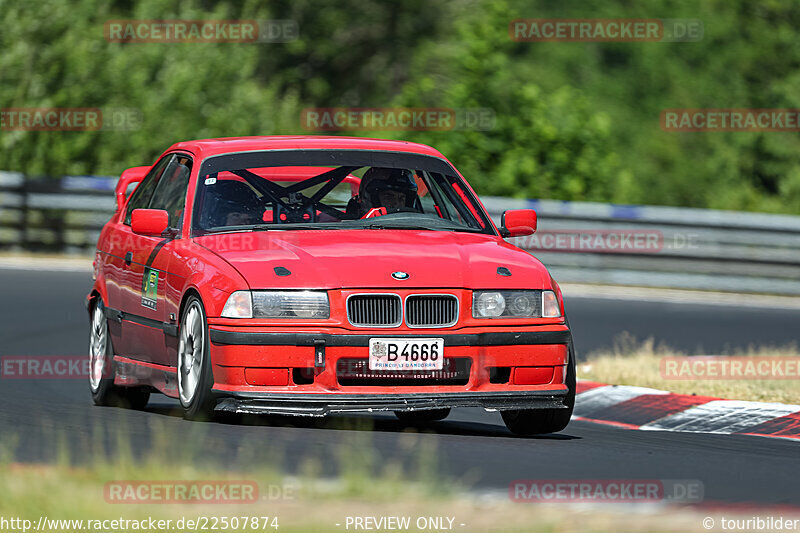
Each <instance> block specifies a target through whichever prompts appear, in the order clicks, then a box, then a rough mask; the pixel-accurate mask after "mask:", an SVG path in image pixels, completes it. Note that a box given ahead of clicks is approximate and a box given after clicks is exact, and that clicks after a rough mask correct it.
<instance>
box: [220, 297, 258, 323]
mask: <svg viewBox="0 0 800 533" xmlns="http://www.w3.org/2000/svg"><path fill="white" fill-rule="evenodd" d="M222 317H223V318H253V299H252V298H251V297H250V291H236V292H233V293H231V295H230V296H228V301H227V302H225V307H223V308H222Z"/></svg>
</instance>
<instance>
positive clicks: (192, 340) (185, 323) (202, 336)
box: [178, 296, 216, 420]
mask: <svg viewBox="0 0 800 533" xmlns="http://www.w3.org/2000/svg"><path fill="white" fill-rule="evenodd" d="M179 335H180V337H179V341H178V396H179V398H180V401H181V406H183V414H184V417H185V418H187V419H189V420H208V419H210V418H211V414H212V412H213V410H214V405H215V403H216V402H215V401H214V396H213V394H212V393H211V387H212V386H213V384H214V379H213V374H212V371H211V357H210V355H209V344H208V322H207V321H206V313H205V310H204V309H203V304H202V302H201V301H200V299H199V298H197V297H196V296H191V297H189V300H188V301H187V302H186V308H185V309H184V311H183V316H182V317H181V324H180V331H179Z"/></svg>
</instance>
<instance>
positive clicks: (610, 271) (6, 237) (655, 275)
mask: <svg viewBox="0 0 800 533" xmlns="http://www.w3.org/2000/svg"><path fill="white" fill-rule="evenodd" d="M116 182H117V179H116V178H111V177H102V176H67V177H64V178H61V179H60V180H54V179H44V178H42V179H36V178H29V177H25V176H23V175H22V174H18V173H11V172H0V248H3V249H16V250H32V251H50V252H68V253H85V254H88V253H91V251H92V250H93V249H94V246H95V244H96V242H97V237H98V235H99V232H100V229H101V228H102V226H103V224H105V223H106V222H107V221H108V219H109V217H110V216H111V214H112V213H113V212H114V196H113V190H114V185H115V184H116ZM482 200H483V202H484V204H485V205H486V207H487V209H488V210H489V213H490V215H491V216H492V218H493V219H494V220H495V222H496V223H498V224H499V222H500V216H501V214H502V212H503V211H505V210H507V209H521V208H532V209H535V210H536V212H537V214H538V219H539V224H538V230H537V232H536V233H535V234H534V235H533V236H529V237H519V238H511V239H509V241H510V242H513V243H514V244H516V245H518V246H520V247H522V248H523V249H526V250H528V251H529V252H530V253H532V254H533V255H535V256H536V257H538V258H539V259H540V260H541V261H542V262H543V263H544V264H545V265H547V266H548V268H549V269H550V271H551V272H552V273H553V277H554V278H556V279H557V280H558V281H560V282H573V283H576V282H580V283H600V284H611V285H633V286H645V287H670V288H684V289H699V290H718V291H732V292H754V293H774V294H789V295H800V216H788V215H769V214H762V213H741V212H734V211H713V210H705V209H691V208H674V207H654V206H628V205H613V204H600V203H588V202H558V201H551V200H517V199H510V198H497V197H483V198H482Z"/></svg>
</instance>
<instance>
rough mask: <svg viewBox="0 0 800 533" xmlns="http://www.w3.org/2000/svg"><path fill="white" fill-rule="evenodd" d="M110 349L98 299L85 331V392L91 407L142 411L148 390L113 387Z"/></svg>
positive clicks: (104, 320)
mask: <svg viewBox="0 0 800 533" xmlns="http://www.w3.org/2000/svg"><path fill="white" fill-rule="evenodd" d="M114 377H115V372H114V348H113V346H112V344H111V337H110V336H109V333H108V320H107V319H106V316H105V307H104V305H103V301H102V300H101V299H100V297H98V298H97V303H95V305H94V309H92V317H91V330H90V331H89V390H90V392H91V393H92V401H93V402H94V404H95V405H105V406H114V407H130V408H133V409H144V408H145V406H146V405H147V402H148V401H149V400H150V391H149V390H148V389H144V388H139V387H136V388H124V387H118V386H116V385H114Z"/></svg>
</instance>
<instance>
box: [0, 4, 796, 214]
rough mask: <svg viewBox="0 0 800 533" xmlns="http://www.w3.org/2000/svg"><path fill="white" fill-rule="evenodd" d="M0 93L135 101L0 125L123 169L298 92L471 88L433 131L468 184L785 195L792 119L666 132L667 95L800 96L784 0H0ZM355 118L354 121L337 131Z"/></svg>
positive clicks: (586, 192) (683, 100)
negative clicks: (628, 35) (120, 37)
mask: <svg viewBox="0 0 800 533" xmlns="http://www.w3.org/2000/svg"><path fill="white" fill-rule="evenodd" d="M548 17H552V18H592V17H598V18H612V17H624V18H691V19H701V20H702V21H703V23H704V31H705V36H704V39H703V40H702V41H700V42H694V43H691V42H690V43H517V42H513V41H511V40H510V38H509V36H508V23H509V21H511V20H513V19H515V18H548ZM128 18H133V19H170V18H173V19H208V18H211V19H294V20H296V21H297V22H298V24H299V27H300V38H299V39H298V40H296V41H292V42H289V43H284V44H230V43H227V44H226V43H210V44H192V43H181V44H164V43H152V44H116V43H109V42H107V41H106V40H105V39H104V35H103V24H104V23H105V22H106V21H107V20H110V19H128ZM0 21H1V22H2V31H0V107H3V108H10V107H134V108H137V109H139V110H141V113H142V116H143V120H144V122H143V124H142V127H141V129H139V130H137V131H132V132H20V131H0V169H4V170H18V171H23V172H26V173H31V174H50V175H63V174H101V175H113V174H118V173H119V172H121V171H122V170H123V169H124V168H126V167H128V166H135V165H140V164H148V163H151V162H153V161H154V160H155V158H156V157H157V156H158V154H160V153H161V152H162V151H163V150H164V149H166V148H167V147H168V146H169V145H171V144H172V143H174V142H176V141H179V140H185V139H192V138H204V137H222V136H238V135H265V134H292V133H308V132H307V131H305V130H303V128H302V127H301V124H300V113H301V111H302V109H303V108H306V107H340V106H358V107H370V106H374V107H378V106H413V107H422V106H435V107H450V108H465V107H485V108H491V109H493V110H494V111H495V113H496V117H497V125H496V127H495V129H493V130H491V131H488V132H480V131H460V132H356V133H355V135H363V136H373V137H385V138H404V139H407V140H412V141H419V142H424V143H429V144H432V145H434V146H435V147H437V148H439V149H440V150H441V151H442V152H443V153H444V154H445V155H446V156H447V157H448V158H450V159H451V160H452V161H453V162H454V163H455V164H456V166H458V167H459V169H460V170H461V171H462V173H464V174H465V175H466V176H467V178H468V179H469V180H470V182H471V183H472V184H473V186H474V187H475V188H476V189H477V190H478V192H480V193H483V194H497V195H508V196H517V197H529V198H552V199H562V200H590V201H610V202H617V203H637V204H665V205H680V206H694V207H711V208H725V209H740V210H760V211H769V212H785V213H797V212H798V211H800V138H798V135H797V134H796V133H795V134H790V133H667V132H664V131H662V130H661V128H660V124H659V113H660V111H661V110H662V109H665V108H703V107H715V108H725V107H735V108H800V90H799V89H798V82H799V81H800V70H798V66H799V65H800V39H798V38H797V32H796V28H798V27H800V9H799V8H798V7H797V5H796V4H795V3H794V2H792V1H791V0H785V1H784V0H763V1H761V2H751V1H747V0H708V1H706V2H703V3H699V2H693V1H688V0H652V1H650V2H646V3H636V2H631V1H629V0H606V1H600V0H586V1H582V2H569V3H563V4H561V5H555V4H554V3H552V2H545V1H544V0H452V1H443V0H430V1H429V0H405V1H403V2H399V1H390V0H336V1H334V0H272V1H267V2H263V1H257V0H244V1H236V0H226V1H221V2H218V3H212V2H204V1H188V0H176V1H167V0H142V1H133V0H120V1H116V2H103V1H100V0H73V1H71V2H64V1H59V0H39V1H37V2H29V1H27V0H0ZM348 134H352V133H348Z"/></svg>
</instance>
